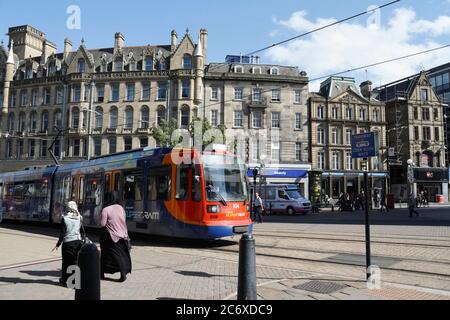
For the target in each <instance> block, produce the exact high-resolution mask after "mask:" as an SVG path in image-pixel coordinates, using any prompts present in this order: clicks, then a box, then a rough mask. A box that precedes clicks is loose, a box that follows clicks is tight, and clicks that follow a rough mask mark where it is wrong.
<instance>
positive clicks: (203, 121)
mask: <svg viewBox="0 0 450 320" xmlns="http://www.w3.org/2000/svg"><path fill="white" fill-rule="evenodd" d="M199 123H201V127H202V128H201V136H202V145H203V149H205V147H206V146H208V145H209V144H211V143H213V142H214V140H215V138H216V137H214V136H212V137H210V138H207V137H205V133H206V132H207V131H208V130H211V129H218V130H220V132H221V133H222V137H221V138H222V139H223V143H224V144H226V136H225V130H226V127H225V125H222V124H220V125H218V126H217V127H216V128H214V127H212V126H211V124H210V123H209V121H208V120H207V119H206V118H203V119H201V118H199V117H196V118H193V119H192V122H191V123H190V125H189V129H188V130H189V133H190V135H191V138H192V139H194V138H196V137H194V135H195V134H197V132H195V126H196V125H199ZM217 138H218V137H217Z"/></svg>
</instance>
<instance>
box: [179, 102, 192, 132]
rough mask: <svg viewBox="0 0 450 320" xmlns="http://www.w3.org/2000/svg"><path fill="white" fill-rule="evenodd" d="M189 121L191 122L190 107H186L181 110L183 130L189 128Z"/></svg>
mask: <svg viewBox="0 0 450 320" xmlns="http://www.w3.org/2000/svg"><path fill="white" fill-rule="evenodd" d="M189 120H190V110H189V106H187V105H184V106H183V107H182V108H181V127H183V128H187V127H189Z"/></svg>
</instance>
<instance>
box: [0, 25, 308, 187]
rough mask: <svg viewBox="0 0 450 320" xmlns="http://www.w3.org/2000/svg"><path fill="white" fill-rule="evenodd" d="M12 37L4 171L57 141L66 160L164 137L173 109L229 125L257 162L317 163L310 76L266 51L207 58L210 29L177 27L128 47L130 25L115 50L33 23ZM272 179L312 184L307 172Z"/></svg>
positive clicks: (42, 160) (177, 114) (2, 93)
mask: <svg viewBox="0 0 450 320" xmlns="http://www.w3.org/2000/svg"><path fill="white" fill-rule="evenodd" d="M9 36H10V46H9V50H8V49H7V48H4V47H2V48H0V81H1V82H0V97H1V100H0V103H1V104H2V114H1V138H0V159H1V161H2V167H1V170H2V171H10V170H17V169H21V168H24V167H30V166H37V165H47V164H52V163H53V161H52V158H51V155H50V154H49V152H48V149H49V147H50V146H51V145H52V143H54V145H53V148H52V150H53V153H54V154H55V155H56V156H57V157H58V158H59V159H62V161H78V160H80V159H85V158H90V157H95V156H100V155H107V154H111V153H115V152H121V151H126V150H131V149H136V148H140V147H146V146H156V141H155V140H154V139H153V137H152V136H151V134H150V132H151V128H152V127H155V126H158V125H159V124H160V123H161V121H162V120H164V119H168V118H171V119H175V120H176V123H177V127H178V128H179V129H182V130H187V129H188V128H189V125H190V124H191V122H192V120H193V119H194V118H197V117H199V118H202V117H204V118H206V119H207V120H208V121H209V123H210V124H211V125H212V127H213V128H214V127H220V126H221V125H223V126H225V127H226V128H227V131H226V133H227V134H226V137H227V138H226V143H227V144H228V145H229V147H230V150H234V151H236V152H237V153H239V155H241V156H242V158H243V159H244V160H245V161H246V163H247V164H249V166H250V167H255V166H258V167H262V169H264V168H265V169H267V170H269V169H278V168H283V169H292V170H294V169H295V170H298V169H300V170H304V172H305V173H306V172H307V171H308V170H310V169H311V167H310V165H309V164H308V123H307V121H308V119H307V105H306V103H307V95H308V78H307V76H306V73H304V72H300V71H299V70H298V69H297V68H292V67H285V66H275V65H264V64H260V63H259V58H256V57H255V58H252V59H241V58H239V59H234V60H230V59H227V62H225V63H211V64H205V62H206V56H207V44H208V33H207V31H206V30H205V29H201V30H200V32H199V36H198V41H197V43H195V42H194V40H193V38H192V36H191V35H190V34H189V32H188V31H186V34H185V35H184V36H183V37H182V38H181V39H179V38H178V35H177V33H176V32H175V31H172V33H171V41H170V44H168V45H160V46H153V45H144V46H136V47H127V46H125V38H124V36H123V35H122V34H121V33H116V34H115V37H114V46H113V47H111V48H105V49H89V48H88V47H87V45H86V44H85V42H84V41H82V42H81V44H80V45H79V46H78V47H77V48H74V47H73V44H72V42H71V41H70V40H68V39H65V42H64V50H63V52H62V53H57V50H56V46H55V45H54V44H53V43H51V42H50V41H48V40H47V39H46V36H45V34H44V33H43V32H41V31H39V30H36V29H35V28H33V27H31V26H20V27H13V28H10V29H9ZM58 134H60V136H59V138H58V139H56V137H57V136H58ZM266 182H267V181H266ZM268 182H278V183H281V182H287V183H298V184H299V185H301V186H302V188H304V189H305V190H306V191H307V190H308V187H307V185H306V186H305V183H306V184H307V178H306V177H304V176H298V177H294V178H293V177H290V179H283V178H282V177H281V178H280V179H278V180H276V181H275V180H273V179H272V180H270V179H269V181H268Z"/></svg>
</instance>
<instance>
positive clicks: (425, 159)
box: [377, 72, 448, 202]
mask: <svg viewBox="0 0 450 320" xmlns="http://www.w3.org/2000/svg"><path fill="white" fill-rule="evenodd" d="M377 92H378V97H379V99H380V100H381V101H384V102H385V103H386V119H387V122H388V125H387V129H388V130H387V131H388V135H387V138H388V142H389V143H388V145H389V148H390V156H391V159H390V161H389V167H390V176H391V191H392V193H393V194H394V195H395V197H396V198H397V199H404V200H406V199H407V198H408V193H409V192H408V191H412V192H413V194H414V195H415V196H416V195H417V194H418V193H419V192H421V191H424V190H427V191H428V194H429V195H430V201H436V200H437V197H436V196H437V195H444V196H445V199H446V200H445V201H446V202H448V170H447V168H446V164H445V158H446V156H445V154H446V139H445V126H444V106H443V103H442V102H441V101H440V99H439V97H438V95H437V94H436V92H435V90H434V89H433V86H432V85H431V83H430V80H429V78H428V76H427V74H426V72H421V73H420V74H417V75H414V76H411V77H409V78H405V79H402V80H399V81H396V82H394V83H390V84H387V85H385V86H382V87H380V88H377ZM408 160H412V162H413V163H414V165H413V166H414V183H413V185H412V188H409V187H408V183H409V181H408V177H407V169H408V164H407V162H408Z"/></svg>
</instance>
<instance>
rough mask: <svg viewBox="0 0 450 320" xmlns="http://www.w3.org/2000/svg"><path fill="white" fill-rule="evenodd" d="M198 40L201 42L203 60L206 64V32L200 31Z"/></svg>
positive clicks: (204, 30)
mask: <svg viewBox="0 0 450 320" xmlns="http://www.w3.org/2000/svg"><path fill="white" fill-rule="evenodd" d="M200 38H201V40H202V46H203V59H204V62H205V63H206V50H207V49H208V30H206V29H201V30H200Z"/></svg>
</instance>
